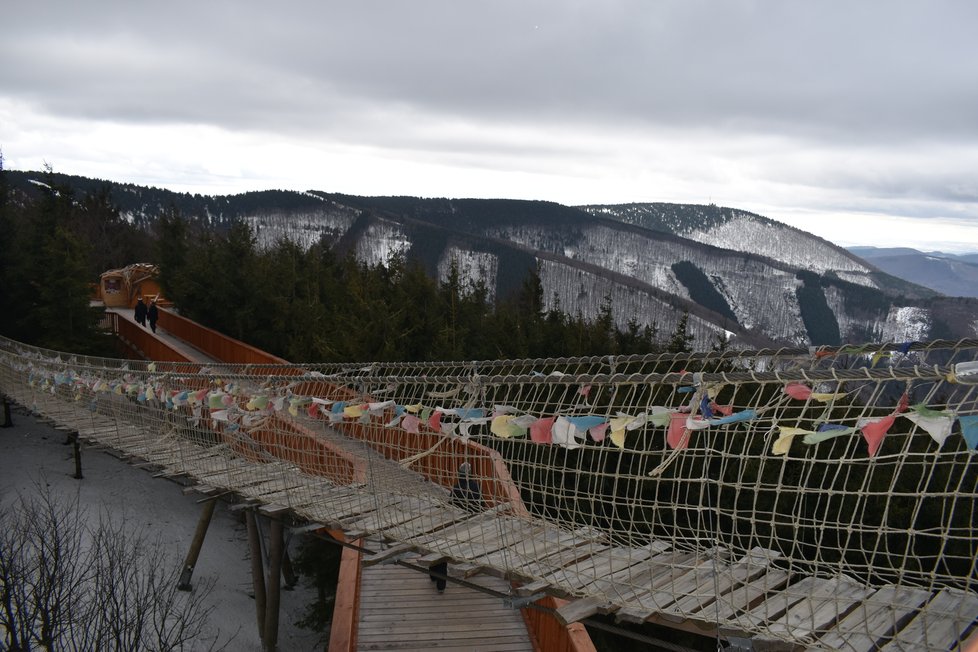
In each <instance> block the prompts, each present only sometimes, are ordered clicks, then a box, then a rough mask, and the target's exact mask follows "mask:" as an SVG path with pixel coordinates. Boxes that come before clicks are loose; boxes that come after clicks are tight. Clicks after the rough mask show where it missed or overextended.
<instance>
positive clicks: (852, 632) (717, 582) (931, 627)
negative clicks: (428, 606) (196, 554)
mask: <svg viewBox="0 0 978 652" xmlns="http://www.w3.org/2000/svg"><path fill="white" fill-rule="evenodd" d="M126 400H128V399H126V398H125V397H120V399H118V402H117V403H116V401H117V399H116V398H115V397H106V400H105V401H103V402H102V404H100V406H99V410H98V411H96V412H93V411H91V410H89V409H88V408H87V406H82V405H80V404H74V403H71V404H64V403H60V404H59V403H58V400H57V398H52V397H38V409H39V410H41V411H43V412H44V413H45V414H47V415H48V416H49V417H50V418H51V419H52V420H53V421H54V422H55V423H56V424H58V425H59V426H62V427H63V429H64V428H77V430H78V432H79V435H80V436H81V437H83V438H84V439H86V440H91V441H95V442H98V443H99V444H102V445H106V446H108V447H111V448H114V449H116V450H119V451H120V452H122V453H125V454H127V455H131V456H134V457H138V458H142V459H146V460H148V461H150V462H153V463H156V464H160V465H161V466H164V467H165V468H169V469H171V470H173V471H174V472H177V473H181V472H182V473H187V474H190V475H193V476H196V477H197V479H198V480H201V479H202V478H210V479H211V480H215V481H216V479H217V478H219V477H220V476H222V475H223V476H225V477H226V478H227V479H228V482H226V483H225V484H227V485H234V486H233V487H231V486H229V488H233V489H234V490H236V491H238V490H241V492H242V493H244V494H247V493H249V492H248V489H249V488H251V487H255V488H256V491H255V495H256V498H257V499H258V500H260V501H261V502H276V501H277V502H280V503H282V504H289V505H293V506H297V505H300V504H302V507H303V509H301V512H302V513H303V515H304V516H307V517H309V516H311V515H312V513H313V512H318V511H324V512H329V513H331V514H332V515H333V517H334V519H335V520H336V521H344V520H345V521H346V523H345V524H346V525H352V524H354V523H359V524H360V525H361V526H363V525H364V524H365V523H366V521H365V519H371V518H372V520H370V521H369V523H370V524H372V525H376V526H377V527H378V528H380V529H383V531H384V534H385V535H386V536H389V537H392V538H394V539H395V540H406V541H412V540H415V539H418V538H422V539H424V543H425V545H424V546H422V548H425V547H427V548H429V549H441V548H445V547H448V548H451V547H452V545H454V546H455V547H456V549H457V550H458V551H459V552H460V553H461V554H460V555H459V556H460V557H463V558H466V559H468V560H469V561H471V562H472V563H474V564H477V565H484V566H491V567H494V568H495V567H499V566H503V567H505V573H506V574H509V575H513V576H519V577H525V578H544V579H545V581H538V582H536V583H535V584H536V585H537V586H538V587H546V588H547V589H548V590H549V591H550V592H553V593H556V594H568V593H573V592H574V591H578V592H584V593H589V592H594V593H598V592H601V591H606V593H607V595H606V596H604V597H605V598H606V599H607V604H609V605H610V609H611V610H615V609H617V610H618V615H619V617H620V618H621V619H622V620H635V621H644V620H648V619H651V618H653V617H655V616H666V617H671V618H675V619H676V621H679V620H683V619H690V618H692V619H694V620H697V621H698V622H701V623H707V624H709V623H711V622H714V623H716V624H717V625H718V626H719V628H720V630H721V632H735V631H737V630H738V628H741V627H742V628H743V629H744V630H745V631H758V630H760V631H763V632H767V633H768V635H769V636H770V637H772V638H770V639H769V642H770V643H771V644H776V643H777V642H778V641H780V640H788V639H793V640H795V641H806V642H807V643H806V644H810V645H813V646H815V647H817V648H824V649H835V648H837V647H847V648H850V649H853V650H867V651H868V650H876V649H880V646H883V647H882V649H884V650H887V651H889V652H892V651H894V650H930V649H934V650H937V649H945V650H946V649H949V648H951V647H952V646H954V645H955V644H956V643H958V642H959V641H961V639H962V638H963V637H966V636H972V637H974V636H975V629H976V624H975V623H976V619H978V596H976V595H975V594H974V593H973V592H964V591H957V590H954V589H942V590H941V591H939V592H938V593H936V594H935V593H931V592H928V591H924V590H922V589H912V588H909V587H883V588H881V589H879V590H875V591H874V590H871V589H869V588H867V587H864V586H862V585H859V584H858V583H853V582H847V581H845V580H843V579H840V578H828V579H826V578H815V577H801V578H791V577H790V575H789V573H788V572H786V571H784V570H782V569H779V568H774V567H771V568H766V570H765V563H762V562H757V561H755V562H752V563H747V562H745V561H744V560H742V561H741V562H738V563H737V564H734V565H732V566H728V565H727V562H726V560H707V559H706V558H704V557H702V556H698V555H695V554H692V553H681V552H677V551H673V552H672V553H660V554H659V555H654V556H652V557H651V558H650V559H648V561H647V562H646V561H639V562H638V563H627V562H628V560H629V554H630V553H629V552H627V551H625V550H617V551H616V550H615V549H614V548H613V547H612V546H610V545H607V544H605V543H602V542H601V540H600V536H588V535H587V534H580V535H568V534H567V533H564V532H561V531H555V530H554V529H552V528H551V526H549V525H548V524H546V523H543V522H534V521H532V520H525V519H521V520H518V519H514V518H512V517H507V516H503V515H498V514H496V515H490V516H489V517H487V518H485V519H484V520H482V521H479V522H478V523H479V524H478V525H476V522H475V521H473V520H472V519H473V518H474V517H468V516H466V515H463V514H460V513H459V512H458V511H457V510H452V509H448V508H446V507H445V506H443V505H438V504H437V502H427V501H426V500H420V499H419V500H417V502H416V503H411V501H405V499H404V498H403V497H397V496H396V495H394V494H392V495H391V496H392V497H384V498H380V499H378V496H377V494H369V490H366V489H362V488H361V489H351V488H344V487H336V486H330V485H328V484H324V483H319V484H317V482H318V480H313V481H311V482H307V481H305V480H303V481H301V482H296V481H295V478H296V477H301V474H298V473H297V471H296V470H295V469H294V468H293V467H291V466H289V465H286V464H261V465H259V464H255V463H251V462H249V461H247V460H243V459H241V458H237V457H233V456H231V455H230V454H229V451H227V450H208V448H207V447H206V446H201V445H200V444H198V443H195V442H194V441H192V440H191V438H190V437H188V436H185V435H183V434H180V433H181V431H180V430H173V429H170V430H167V431H166V432H165V433H163V435H162V436H161V435H160V433H159V431H157V430H156V429H153V428H151V427H150V426H151V424H145V423H144V420H143V419H141V418H133V417H135V416H136V415H133V414H129V413H127V412H126V411H125V410H123V409H122V407H123V403H122V401H126ZM55 406H58V407H57V409H55ZM255 469H261V471H262V473H261V475H260V476H259V478H260V479H258V480H253V479H252V478H251V475H252V473H253V471H254V470H255ZM239 485H240V486H239ZM245 485H247V486H245ZM361 492H363V493H361ZM293 494H298V495H297V496H296V500H293V501H291V502H289V501H285V500H280V499H281V498H283V497H284V498H291V496H292V495H293ZM271 496H275V497H276V500H275V501H273V500H270V497H271ZM412 507H417V509H418V513H416V514H413V513H411V508H412ZM398 509H400V510H401V511H400V512H397V510H398ZM426 509H427V510H428V511H426ZM380 510H387V511H386V512H382V511H380ZM371 514H372V515H373V516H369V515H371ZM460 517H461V518H460ZM351 519H352V520H351ZM470 521H471V522H470ZM388 524H390V525H393V527H390V528H388V527H386V526H387V525H388ZM483 527H484V532H483V531H482V530H480V528H483ZM460 528H461V529H460ZM460 543H462V544H465V545H462V546H460V545H459V544H460ZM638 554H639V552H638V551H636V556H637V555H638ZM670 554H671V555H672V557H670V558H668V559H667V558H666V557H663V555H670ZM382 568H383V569H384V570H387V567H382ZM616 569H617V570H616ZM623 571H624V572H623ZM618 573H621V574H620V575H619V574H618ZM596 578H600V579H596ZM609 578H610V581H609ZM619 578H620V580H621V586H614V585H615V584H617V583H618V580H619ZM422 579H425V578H423V577H422ZM791 579H796V580H797V582H796V583H795V584H791V583H790V582H789V580H791ZM422 584H423V582H422ZM428 588H430V587H428ZM711 589H712V593H711ZM432 593H433V592H432ZM387 595H389V594H387ZM435 595H437V594H435ZM677 596H678V597H679V599H676V598H677ZM442 597H443V596H442ZM595 607H596V605H595V604H591V605H581V608H580V609H578V612H579V613H586V612H588V613H593V610H594V609H595ZM416 616H417V614H414V615H408V616H404V617H396V618H389V619H388V621H386V626H387V627H389V628H392V627H394V626H396V625H397V624H398V623H400V621H402V620H407V621H411V622H414V620H415V619H416ZM439 616H440V620H441V621H445V614H444V612H440V613H439ZM366 620H367V621H370V620H376V619H375V618H373V617H366ZM479 628H480V626H479V625H476V626H474V627H469V628H468V629H467V633H468V634H473V633H476V632H477V631H478V630H479ZM380 631H383V630H382V629H381V630H380ZM405 632H407V633H409V634H412V632H410V628H408V629H406V630H405ZM388 633H389V632H388ZM413 634H418V637H419V640H418V641H416V642H417V643H418V644H419V645H420V646H421V647H422V648H428V647H432V646H438V647H439V648H440V649H450V648H444V647H442V646H441V645H440V643H442V642H443V641H442V639H437V640H436V639H431V638H427V639H426V638H424V635H422V634H421V633H420V631H418V632H413ZM413 634H412V635H413ZM380 637H381V638H383V634H381V635H380ZM760 638H762V637H759V639H760ZM367 640H368V643H369V639H367ZM446 640H447V639H446ZM378 641H379V639H378ZM375 643H376V644H377V645H379V644H380V643H379V642H375ZM471 643H472V640H468V639H467V640H466V641H465V642H464V643H461V645H462V646H464V647H465V649H471V648H470V647H469V646H470V644H471ZM493 644H494V645H495V646H496V647H494V648H493V649H499V650H505V649H508V648H507V646H509V645H510V644H511V643H510V642H507V641H506V640H505V637H503V638H497V639H496V640H495V641H494V643H493ZM512 644H513V645H519V643H512ZM375 649H383V648H379V647H378V648H375ZM401 649H410V648H403V647H402V648H401ZM513 649H522V648H513Z"/></svg>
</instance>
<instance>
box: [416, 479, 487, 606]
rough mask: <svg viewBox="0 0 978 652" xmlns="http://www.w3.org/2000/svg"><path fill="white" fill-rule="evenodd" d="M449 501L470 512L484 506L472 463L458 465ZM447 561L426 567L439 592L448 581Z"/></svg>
mask: <svg viewBox="0 0 978 652" xmlns="http://www.w3.org/2000/svg"><path fill="white" fill-rule="evenodd" d="M451 502H452V504H453V505H455V506H456V507H461V508H462V509H465V510H468V511H470V512H481V511H482V510H483V508H484V505H483V502H482V490H481V489H480V488H479V483H478V481H477V480H476V479H475V478H473V477H472V465H471V464H469V463H468V462H465V463H464V464H462V465H461V466H460V467H458V479H457V480H456V481H455V486H454V487H452V497H451ZM447 576H448V562H442V563H440V564H434V565H433V566H432V567H431V568H430V569H428V577H429V578H431V581H432V582H434V583H435V586H436V587H437V588H438V592H439V593H444V592H445V586H447V584H448V581H447V580H446V579H445V578H446V577H447Z"/></svg>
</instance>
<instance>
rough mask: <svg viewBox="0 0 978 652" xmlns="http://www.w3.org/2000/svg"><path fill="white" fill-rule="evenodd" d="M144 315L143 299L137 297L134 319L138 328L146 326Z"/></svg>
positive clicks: (144, 305) (145, 310) (145, 311)
mask: <svg viewBox="0 0 978 652" xmlns="http://www.w3.org/2000/svg"><path fill="white" fill-rule="evenodd" d="M146 313H147V309H146V304H145V303H143V298H142V297H139V299H138V300H137V301H136V314H135V317H136V323H137V324H139V325H140V326H145V325H146Z"/></svg>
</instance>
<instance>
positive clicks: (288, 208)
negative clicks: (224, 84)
mask: <svg viewBox="0 0 978 652" xmlns="http://www.w3.org/2000/svg"><path fill="white" fill-rule="evenodd" d="M5 177H6V183H7V187H8V192H7V193H6V195H7V201H6V203H7V212H8V216H14V215H15V214H16V215H19V216H20V217H19V218H18V219H16V220H15V222H18V221H22V222H23V223H22V224H14V225H13V227H12V228H14V231H16V233H15V238H14V239H12V240H11V242H12V243H13V242H20V244H19V245H13V244H11V245H10V246H11V247H14V248H16V249H17V252H16V253H15V254H12V256H13V258H12V260H13V261H15V262H12V263H11V264H12V265H14V266H15V267H16V268H17V269H19V270H20V271H21V272H22V273H23V275H24V278H30V279H32V280H29V281H26V282H27V283H31V284H34V286H35V288H36V284H37V281H36V280H34V279H37V278H40V276H38V275H37V274H33V272H32V273H31V274H28V273H27V270H28V269H29V266H28V265H25V264H21V263H19V262H16V259H17V256H18V255H24V254H23V252H25V251H29V250H30V246H34V244H35V243H36V242H37V239H36V238H35V237H33V236H32V235H31V230H32V229H34V228H40V226H39V225H41V224H45V222H44V220H40V221H37V223H36V224H33V220H32V219H30V218H28V217H26V216H29V215H32V214H34V213H36V212H38V211H43V210H49V209H44V208H43V207H44V206H47V205H53V204H59V203H60V205H61V206H62V209H61V210H62V211H63V212H64V213H65V214H66V215H65V217H64V225H65V228H66V230H67V231H68V232H69V233H72V234H73V235H74V236H76V237H77V238H78V240H79V242H78V243H77V244H78V246H80V247H83V248H84V247H85V246H90V247H91V248H92V250H93V251H92V253H91V254H90V255H86V259H85V262H84V264H85V265H86V266H87V269H88V270H89V274H90V275H89V277H88V279H89V281H94V280H95V278H97V274H98V273H99V272H100V271H104V270H105V269H108V268H110V267H113V266H121V265H124V264H128V263H131V262H144V261H145V262H156V263H158V264H160V265H161V267H162V269H163V275H164V281H165V283H167V284H168V291H169V293H170V295H171V297H172V298H173V299H174V300H175V301H176V302H177V303H178V305H179V306H180V308H181V310H183V311H185V312H186V313H187V314H188V315H192V316H193V315H197V316H198V317H200V318H201V319H202V320H204V321H205V323H208V324H209V325H212V326H214V327H215V328H219V329H226V330H227V332H229V333H230V334H232V335H235V336H236V337H241V338H242V339H246V340H248V341H252V340H251V339H249V338H258V339H257V340H255V341H254V343H256V344H258V345H259V346H262V347H263V348H267V349H268V350H270V351H274V352H277V353H279V354H281V355H283V356H285V357H290V358H293V359H297V360H298V359H312V358H311V357H310V356H317V359H339V358H341V357H343V356H351V357H357V358H360V359H367V358H371V359H379V358H381V357H383V358H386V359H391V357H400V359H406V358H407V357H414V358H416V359H430V358H433V357H455V356H462V357H481V356H486V357H500V356H503V357H506V356H519V355H548V354H550V352H553V354H555V355H570V354H575V353H585V352H600V353H605V352H613V351H615V350H618V351H623V350H630V349H629V347H630V346H631V344H629V342H633V341H635V340H636V339H637V338H638V339H642V338H644V341H645V343H646V344H645V345H646V346H651V345H652V340H653V339H655V338H654V336H655V335H659V334H663V333H665V334H672V333H677V332H680V331H681V332H682V333H683V334H684V335H685V337H686V338H687V343H688V344H690V345H691V346H693V347H694V348H696V349H708V348H710V347H712V346H715V345H716V343H717V342H720V341H724V342H725V343H726V344H725V345H730V346H735V347H748V348H757V347H764V346H776V345H780V344H790V345H793V346H806V345H823V344H826V345H838V344H842V343H846V342H863V341H871V340H872V341H881V340H887V341H901V342H902V341H908V340H922V339H932V338H936V337H946V338H949V339H956V338H970V337H976V336H978V300H974V299H953V298H947V297H941V296H939V295H937V294H936V293H935V292H933V291H931V290H929V289H927V288H923V287H920V286H916V285H914V284H911V283H907V282H905V281H902V280H900V279H898V278H896V277H893V276H890V275H888V274H885V273H883V272H881V271H880V270H878V269H876V268H874V267H872V266H870V265H868V264H867V263H866V262H865V261H863V260H861V259H859V258H858V257H856V256H853V255H852V254H850V253H849V252H846V251H845V250H843V249H841V248H839V247H837V246H835V245H833V244H832V243H829V242H826V241H824V240H822V239H820V238H816V237H815V236H812V235H811V234H807V233H804V232H802V231H799V230H797V229H792V228H791V227H787V226H785V225H783V224H780V223H777V222H775V221H773V220H769V219H767V218H764V217H762V216H758V215H754V214H751V213H747V212H744V211H737V210H735V209H728V208H722V207H716V206H688V205H677V204H641V205H639V204H635V205H622V206H588V207H582V208H575V207H569V206H562V205H560V204H555V203H552V202H542V201H522V200H505V199H496V200H478V199H444V198H417V197H357V196H352V195H344V194H337V193H325V192H321V191H315V190H310V191H307V192H291V191H262V192H251V193H244V194H240V195H233V196H225V197H204V196H201V195H189V194H186V193H184V194H181V193H174V192H170V191H166V190H160V189H156V188H144V187H138V186H133V185H131V184H115V183H111V182H100V181H94V180H91V179H84V178H80V177H69V176H65V175H58V174H56V173H54V172H52V171H46V172H43V173H31V172H8V173H5ZM69 198H71V199H69ZM49 212H50V211H49ZM100 215H101V216H102V217H98V216H100ZM46 228H51V229H53V228H54V227H53V226H50V225H49V227H46ZM99 229H101V232H100V233H97V232H98V231H99ZM174 230H179V231H180V233H174V232H173V231H174ZM166 238H168V239H169V240H167V242H170V244H166V243H165V242H164V240H165V239H166ZM18 239H20V240H18ZM174 242H176V243H180V244H173V243H174ZM37 260H40V259H39V258H37ZM58 263H59V264H64V261H61V260H59V261H58ZM300 268H301V270H303V271H302V273H300V272H298V271H296V272H288V273H286V272H285V271H283V270H290V269H295V270H299V269H300ZM47 269H55V267H54V266H48V267H46V268H45V270H47ZM305 270H313V271H312V272H310V273H313V274H315V275H314V276H312V277H308V276H306V275H305V274H306V272H305ZM39 273H41V272H40V271H38V274H39ZM44 273H48V272H47V271H45V272H44ZM32 274H33V275H32ZM268 283H271V284H273V285H274V284H277V285H275V287H276V288H277V289H276V290H273V291H267V290H266V288H265V284H268ZM293 285H295V286H296V287H294V288H293ZM408 285H410V286H411V287H407V286H408ZM528 286H529V287H530V288H532V292H530V290H529V289H528ZM362 288H369V291H368V290H364V289H362ZM445 288H452V289H450V290H446V289H445ZM279 290H281V292H279ZM24 292H26V290H25V291H24ZM283 293H284V296H285V297H287V298H288V299H287V300H286V299H285V298H283V296H282V295H283ZM530 294H532V296H529V295H530ZM266 296H267V297H269V298H268V299H267V300H266V299H265V298H263V297H266ZM452 296H455V297H456V299H452V298H451V297H452ZM34 297H36V292H35V293H30V296H29V297H27V298H34ZM439 297H440V298H439ZM22 298H24V297H22ZM228 298H233V301H231V302H228ZM35 300H36V299H35ZM283 301H287V303H286V304H283ZM517 305H520V306H522V307H521V308H519V309H517V308H516V307H515V306H517ZM528 305H529V306H531V307H532V311H531V312H529V313H528V312H526V310H525V307H526V306H528ZM459 307H460V308H459ZM457 309H458V310H461V312H459V313H458V314H455V313H453V311H455V310H457ZM469 309H471V310H472V312H471V314H470V313H468V312H466V311H467V310H469ZM446 310H447V312H445V311H446ZM344 311H345V312H344ZM418 311H420V312H421V313H423V315H421V316H419V315H416V314H413V313H415V312H418ZM34 312H37V311H34ZM444 314H447V315H448V317H447V318H445V317H443V315H444ZM459 315H461V317H459ZM457 318H460V319H461V321H460V322H457V323H456V322H455V321H453V320H456V319H457ZM443 319H448V320H449V321H448V323H445V322H443V321H442V320H443ZM323 320H326V321H323ZM359 320H362V321H363V322H364V324H363V325H362V326H357V337H360V336H362V337H363V338H364V342H363V343H358V342H345V343H339V342H338V337H337V335H336V333H340V332H342V331H343V329H342V328H341V325H343V324H349V323H358V321H359ZM378 320H382V321H383V322H384V323H383V324H376V323H375V322H376V321H378ZM466 320H468V321H466ZM537 321H539V322H540V323H535V322H537ZM269 322H275V325H274V326H270V325H269ZM25 323H26V322H25ZM543 323H546V324H548V325H549V327H550V328H556V329H558V330H561V329H565V328H566V329H567V331H568V333H569V334H561V335H560V336H559V337H558V336H556V335H555V334H554V333H550V334H549V335H548V336H547V337H544V338H542V339H541V340H540V341H539V342H537V343H536V344H534V341H535V339H534V338H536V337H537V336H538V331H539V330H540V329H541V328H542V324H543ZM300 324H301V326H299V325H300ZM323 324H326V325H327V326H328V327H329V329H331V331H332V332H331V334H330V336H329V337H325V336H323V335H322V334H320V333H316V332H311V331H310V329H313V328H322V327H323ZM459 324H460V325H461V326H459ZM457 327H460V330H456V328H457ZM290 329H295V330H296V331H297V332H296V333H295V334H294V335H295V343H293V340H292V339H288V341H286V339H283V338H276V336H275V334H276V333H280V332H287V331H289V330H290ZM378 329H381V330H383V329H389V330H390V332H387V331H384V332H375V331H377V330H378ZM595 329H597V331H600V332H601V333H602V334H598V335H595V334H594V332H593V331H594V330H595ZM21 330H22V332H26V333H31V332H34V331H35V329H34V328H33V327H27V326H25V327H24V328H22V329H21ZM394 331H396V332H394ZM402 332H403V333H404V334H403V335H402V334H401V333H402ZM477 332H478V333H479V334H478V335H477V336H476V335H473V334H474V333H477ZM497 332H498V333H507V335H500V336H497V335H496V334H495V333H497ZM561 333H563V330H561ZM618 334H622V336H623V338H624V339H622V340H621V341H618V340H617V338H618ZM415 335H417V337H419V338H421V339H423V342H421V343H419V344H418V345H417V346H415V345H413V344H409V343H406V340H405V338H408V339H410V338H411V337H414V336H415ZM639 335H642V338H639V337H638V336H639ZM473 337H478V338H479V342H478V343H472V344H471V345H470V344H467V343H466V339H467V338H473ZM258 340H260V341H258ZM459 341H461V342H462V343H461V344H459ZM595 341H598V342H603V344H596V343H595ZM446 342H453V343H452V344H451V346H448V345H447V344H446ZM660 344H661V343H660ZM401 356H403V357H401Z"/></svg>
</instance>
